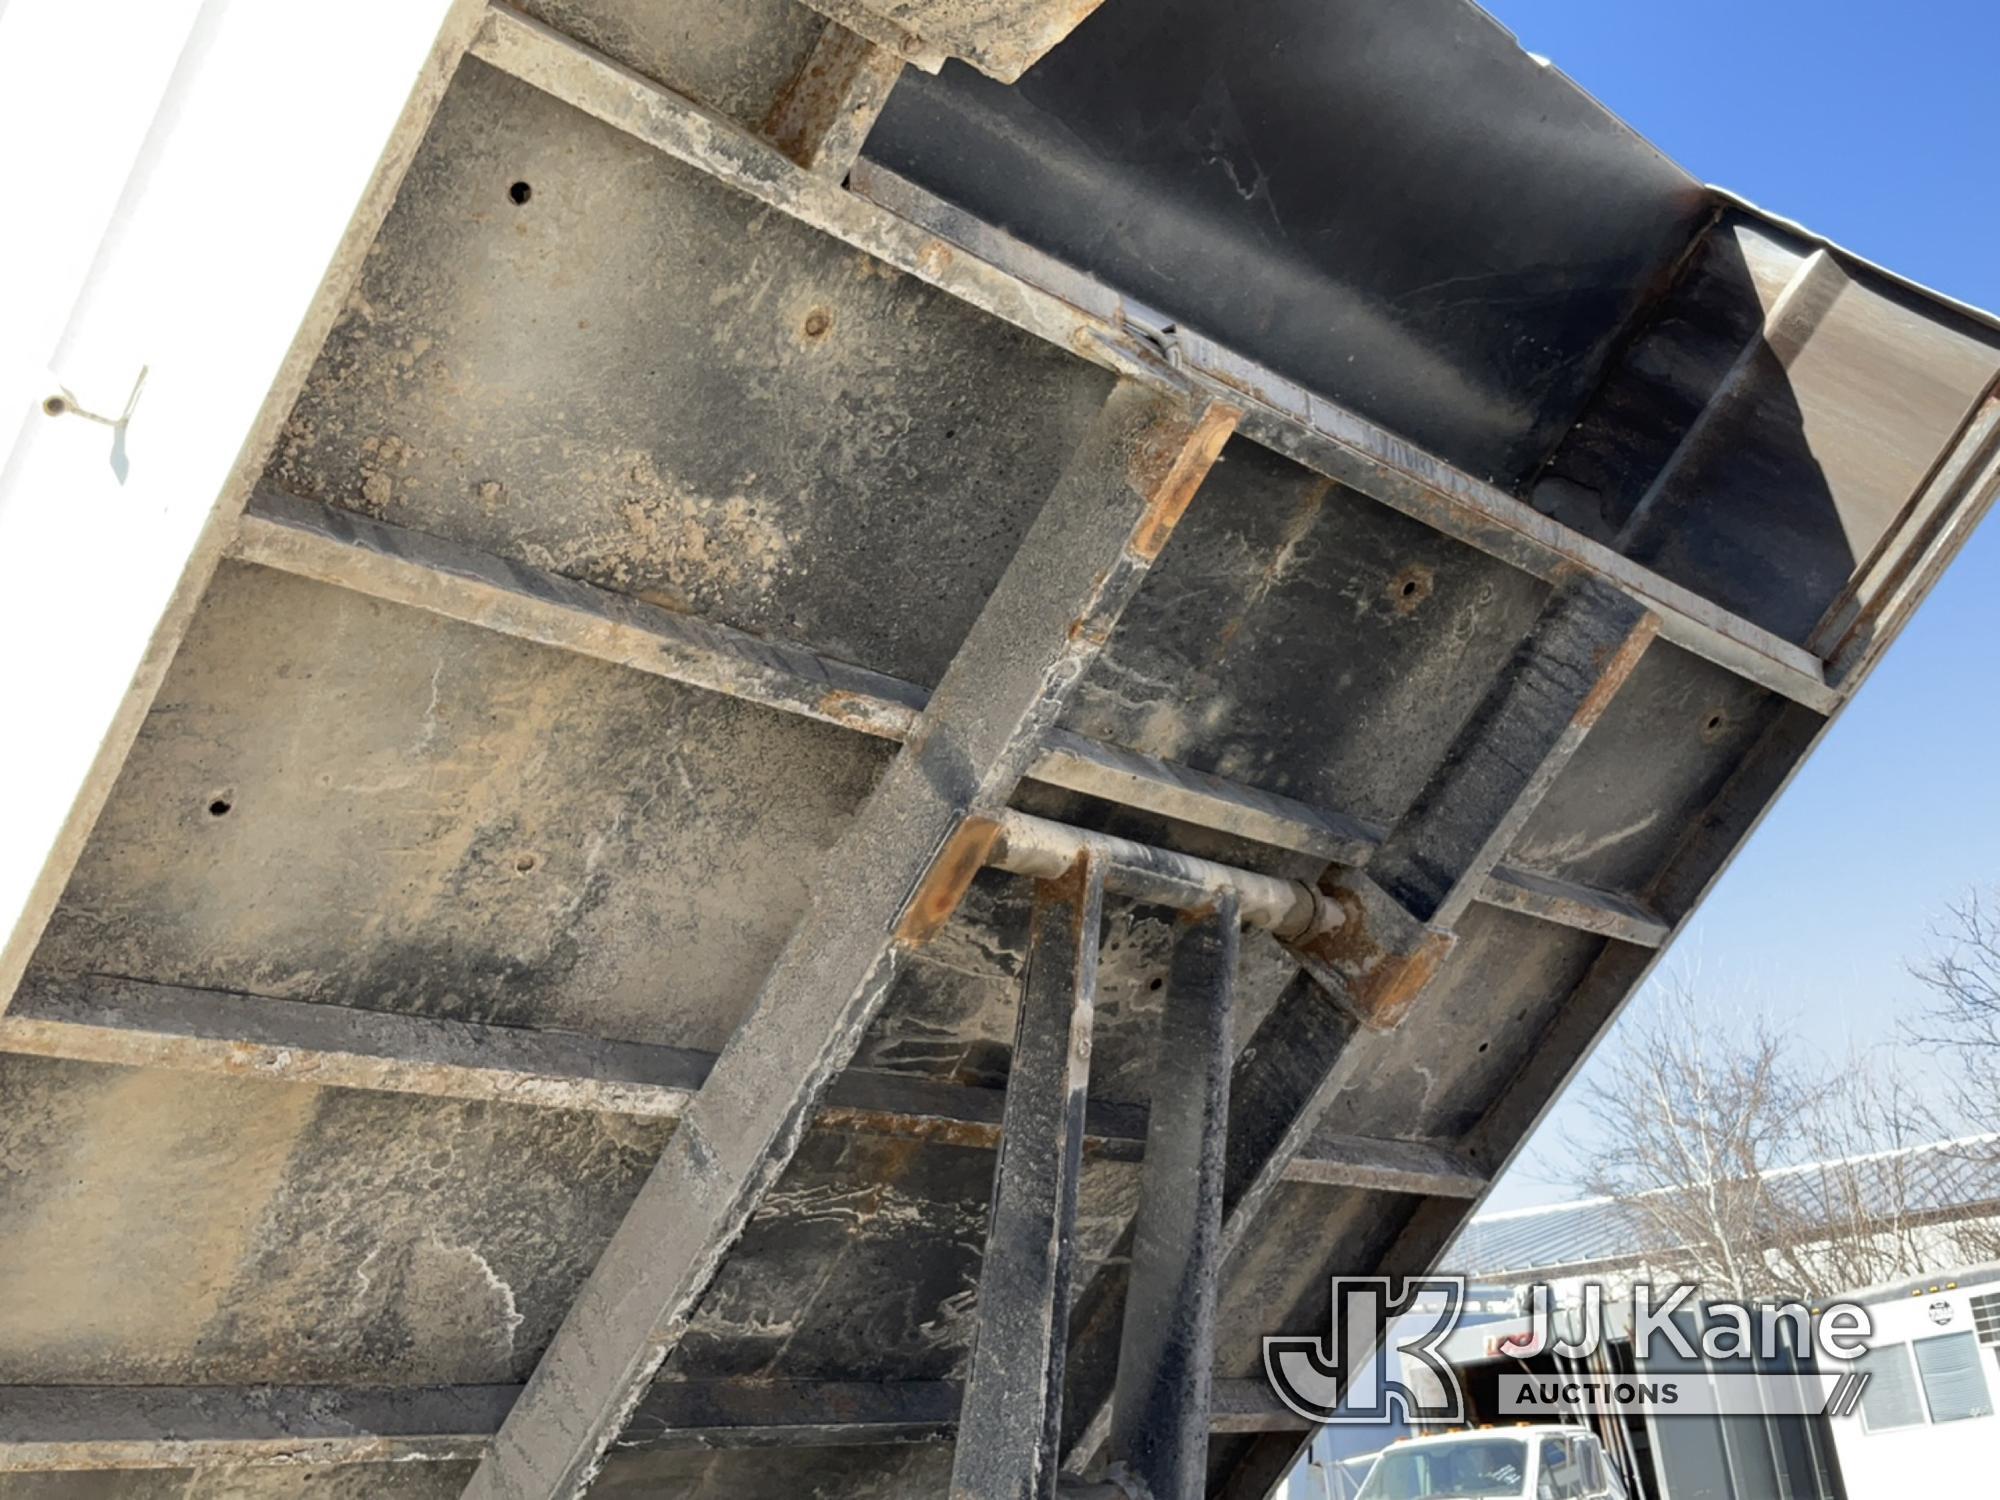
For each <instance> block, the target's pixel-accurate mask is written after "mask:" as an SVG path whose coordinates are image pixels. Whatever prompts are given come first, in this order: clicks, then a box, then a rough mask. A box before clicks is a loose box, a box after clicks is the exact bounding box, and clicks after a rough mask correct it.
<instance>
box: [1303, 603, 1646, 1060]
mask: <svg viewBox="0 0 2000 1500" xmlns="http://www.w3.org/2000/svg"><path fill="white" fill-rule="evenodd" d="M1657 626H1658V621H1657V620H1655V619H1654V617H1653V616H1651V615H1650V614H1647V613H1646V612H1645V611H1644V610H1642V609H1641V608H1640V607H1639V606H1638V605H1637V604H1636V603H1635V602H1634V601H1633V600H1632V599H1630V598H1628V597H1627V596H1626V595H1624V594H1622V593H1619V592H1618V591H1617V590H1615V589H1613V588H1611V587H1610V586H1609V585H1608V584H1605V583H1603V582H1602V581H1600V580H1597V579H1593V578H1586V579H1579V580H1577V581H1576V582H1574V583H1570V584H1567V585H1565V586H1564V587H1562V588H1561V589H1558V590H1557V591H1556V594H1555V597H1554V598H1553V599H1552V600H1551V601H1550V602H1549V605H1548V607H1547V608H1546V609H1545V610H1544V611H1543V612H1542V615H1541V618H1540V619H1539V620H1537V621H1536V623H1535V628H1534V629H1533V630H1532V631H1530V632H1529V634H1528V636H1527V638H1526V640H1524V641H1523V642H1522V643H1521V646H1520V648H1519V649H1518V650H1517V651H1516V652H1515V653H1514V656H1513V659H1512V660H1511V661H1510V662H1509V663H1508V666H1507V669H1506V670H1505V671H1504V672H1503V673H1502V674H1501V676H1500V678H1499V679H1498V681H1497V682H1496V683H1495V685H1494V687H1493V689H1492V690H1491V691H1490V692H1488V693H1487V694H1486V696H1485V697H1484V698H1482V699H1481V700H1480V703H1479V706H1478V707H1477V708H1476V709H1474V711H1473V714H1472V717H1471V718H1470V719H1468V720H1467V721H1466V723H1465V725H1464V727H1463V728H1461V729H1460V731H1459V733H1458V736H1457V738H1455V739H1454V740H1453V741H1452V744H1451V746H1450V748H1449V749H1447V750H1446V752H1445V755H1444V758H1443V760H1441V761H1440V762H1439V764H1438V766H1437V769H1436V770H1434V771H1433V772H1432V773H1431V775H1430V778H1429V779H1428V780H1427V781H1426V782H1425V784H1424V787H1423V789H1422V790H1421V791H1420V792H1418V793H1417V796H1416V800H1415V801H1414V802H1412V803H1411V804H1410V807H1409V809H1408V810H1407V811H1406V812H1405V813H1404V814H1403V817H1402V818H1401V819H1400V820H1399V821H1398V822H1397V824H1396V826H1395V827H1394V828H1393V829H1391V830H1390V831H1389V834H1388V837H1387V838H1385V839H1384V840H1383V842H1382V844H1381V846H1380V847H1379V848H1377V849H1376V851H1375V853H1374V854H1373V855H1372V856H1371V857H1370V858H1369V861H1368V865H1367V868H1366V869H1365V870H1363V871H1359V872H1355V873H1351V874H1335V875H1332V876H1329V877H1328V881H1327V890H1328V894H1330V895H1331V896H1332V897H1333V899H1334V900H1335V901H1336V902H1337V903H1338V904H1339V905H1340V908H1341V912H1342V915H1343V916H1344V917H1345V920H1344V921H1343V922H1341V923H1340V924H1339V925H1337V926H1334V927H1333V928H1332V929H1331V930H1330V931H1328V932H1327V933H1326V934H1325V935H1323V936H1320V937H1316V938H1309V939H1307V940H1305V941H1304V942H1302V943H1300V944H1298V945H1297V946H1298V951H1299V953H1300V955H1301V957H1302V959H1303V960H1304V961H1305V962H1306V963H1307V964H1308V966H1309V967H1310V968H1311V970H1312V972H1313V973H1314V974H1315V975H1316V976H1318V977H1321V978H1322V979H1323V980H1324V981H1325V982H1326V983H1327V984H1328V985H1329V987H1330V988H1332V990H1333V991H1334V993H1335V994H1337V995H1338V996H1339V997H1340V998H1341V1000H1342V1003H1344V1004H1346V1005H1348V1006H1350V1007H1351V1008H1352V1009H1353V1010H1354V1012H1355V1014H1356V1016H1357V1017H1358V1018H1360V1019H1361V1020H1362V1022H1363V1023H1364V1024H1366V1025H1369V1026H1375V1027H1383V1028H1389V1027H1394V1026H1397V1025H1400V1024H1401V1023H1402V1020H1403V1017H1404V1016H1405V1015H1406V1014H1407V1013H1408V1012H1409V1009H1410V1007H1411V1006H1412V1005H1414V1004H1415V1003H1416V1000H1417V997H1418V996H1419V995H1420V994H1422V992H1423V991H1424V990H1425V989H1426V988H1427V987H1428V986H1429V985H1430V983H1431V981H1432V980H1433V979H1434V978H1435V977H1436V974H1437V970H1438V966H1439V965H1440V964H1441V963H1442V962H1443V961H1444V958H1445V955H1446V954H1448V953H1449V952H1450V950H1451V945H1452V944H1453V943H1454V942H1455V941H1456V940H1457V939H1456V936H1455V928H1456V925H1457V923H1458V921H1459V919H1460V918H1461V917H1462V916H1463V915H1464V914H1465V911H1466V909H1467V907H1469V906H1470V905H1471V904H1472V900H1473V896H1474V893H1475V892H1476V891H1477V890H1478V889H1479V887H1480V886H1481V884H1482V883H1483V882H1484V881H1485V879H1486V877H1487V876H1488V875H1489V874H1490V873H1491V872H1492V870H1493V867H1494V866H1495V865H1496V864H1497V863H1498V862H1499V859H1500V856H1501V854H1502V853H1504V852H1505V851H1506V850H1507V849H1508V848H1509V847H1511V846H1512V844H1513V843H1514V841H1515V839H1516V838H1517V837H1518V836H1519V835H1520V833H1521V830H1522V829H1523V828H1524V827H1525V826H1526V825H1527V822H1528V820H1529V818H1530V817H1531V816H1532V815H1533V814H1534V811H1535V809H1536V808H1537V807H1538V806H1539V805H1540V803H1541V800H1542V798H1543V797H1544V796H1546V795H1547V793H1548V790H1549V788H1550V786H1551V785H1552V784H1553V783H1554V781H1555V778H1556V777H1557V775H1559V774H1560V773H1561V771H1562V770H1563V768H1564V767H1565V766H1566V765H1567V764H1568V763H1569V760H1570V757H1571V756H1573V755H1574V754H1575V753H1576V751H1577V748H1578V747H1579V746H1580V745H1581V744H1582V743H1583V740H1584V737H1585V736H1586V735H1588V734H1589V733H1590V731H1591V729H1592V728H1594V727H1595V725H1596V723H1597V721H1598V719H1599V718H1601V717H1602V716H1603V714H1604V711H1605V709H1606V708H1607V707H1608V706H1609V705H1610V703H1611V701H1612V699H1613V698H1614V697H1615V696H1616V695H1617V693H1618V690H1619V689H1620V688H1621V687H1623V686H1624V684H1625V679H1626V678H1627V677H1629V676H1630V675H1631V674H1632V670H1633V668H1634V667H1635V666H1637V664H1638V662H1639V659H1640V657H1641V656H1642V655H1643V654H1644V652H1645V650H1646V647H1647V646H1648V645H1649V644H1650V643H1651V642H1652V639H1653V635H1654V633H1655V631H1656V629H1657Z"/></svg>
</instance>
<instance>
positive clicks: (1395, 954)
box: [1293, 878, 1458, 1031]
mask: <svg viewBox="0 0 2000 1500" xmlns="http://www.w3.org/2000/svg"><path fill="white" fill-rule="evenodd" d="M1320 889H1321V891H1322V893H1323V894H1325V895H1326V896H1327V897H1328V898H1329V899H1330V900H1331V901H1332V902H1333V904H1334V905H1335V906H1336V907H1337V908H1338V909H1339V911H1340V913H1341V915H1342V917H1343V919H1344V920H1342V921H1341V922H1340V923H1338V924H1337V925H1334V926H1330V927H1325V928H1322V929H1321V930H1319V931H1317V932H1315V933H1314V934H1313V935H1312V936H1311V937H1309V938H1307V939H1306V940H1305V941H1303V942H1299V943H1296V944H1294V945H1293V946H1294V948H1295V949H1296V951H1297V952H1299V953H1300V954H1301V955H1302V956H1304V957H1305V958H1307V959H1309V960H1312V961H1313V962H1314V963H1315V964H1316V965H1317V966H1320V967H1322V968H1323V969H1324V970H1325V971H1327V972H1329V973H1330V974H1331V975H1333V976H1334V977H1335V978H1336V979H1337V980H1338V984H1337V985H1336V986H1335V992H1336V998H1337V999H1338V1000H1339V1001H1340V1003H1341V1004H1342V1005H1343V1006H1345V1007H1346V1008H1347V1009H1348V1010H1350V1011H1351V1012H1352V1013H1353V1015H1354V1018H1355V1019H1356V1020H1357V1021H1359V1022H1360V1023H1361V1024H1362V1025H1364V1026H1366V1027H1368V1028H1369V1029H1371V1030H1374V1031H1393V1030H1395V1028H1396V1027H1398V1026H1400V1025H1401V1024H1402V1022H1403V1018H1404V1017H1405V1016H1406V1015H1407V1014H1408V1013H1409V1010H1410V1007H1411V1005H1412V1004H1414V1003H1415V1001H1416V998H1417V996H1418V995H1419V994H1421V993H1422V992H1423V989H1424V987H1425V986H1426V985H1428V984H1429V983H1430V982H1431V979H1432V978H1433V977H1434V976H1435V975H1436V974H1437V971H1438V968H1439V966H1440V965H1441V964H1442V963H1443V962H1444V960H1445V958H1446V956H1447V955H1449V954H1450V952H1451V950H1452V948H1453V947H1454V946H1456V944H1457V942H1458V939H1457V936H1456V935H1455V934H1453V933H1449V932H1438V931H1432V930H1428V929H1427V930H1425V931H1424V932H1423V933H1422V934H1421V935H1420V936H1419V937H1418V938H1417V940H1416V941H1415V943H1414V944H1411V945H1410V946H1408V947H1407V948H1401V949H1399V948H1397V947H1396V946H1394V945H1392V944H1390V943H1388V942H1386V941H1384V940H1383V938H1382V937H1381V936H1380V935H1378V934H1377V933H1376V931H1375V930H1374V926H1373V924H1372V923H1371V922H1370V920H1369V913H1368V906H1367V903H1366V902H1365V901H1363V900H1362V899H1361V896H1360V895H1359V893H1357V892H1356V891H1354V890H1352V889H1350V888H1348V887H1347V886H1345V885H1343V884H1341V883H1340V882H1339V881H1337V880H1335V879H1332V878H1329V879H1327V880H1326V881H1324V882H1322V884H1321V887H1320Z"/></svg>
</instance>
